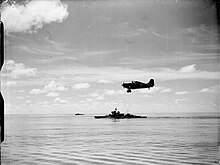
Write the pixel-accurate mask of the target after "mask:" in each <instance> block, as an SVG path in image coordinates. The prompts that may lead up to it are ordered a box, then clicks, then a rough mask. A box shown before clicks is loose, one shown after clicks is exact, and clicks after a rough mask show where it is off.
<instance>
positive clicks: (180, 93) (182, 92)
mask: <svg viewBox="0 0 220 165" xmlns="http://www.w3.org/2000/svg"><path fill="white" fill-rule="evenodd" d="M175 94H176V95H185V94H188V92H187V91H181V92H176V93H175Z"/></svg>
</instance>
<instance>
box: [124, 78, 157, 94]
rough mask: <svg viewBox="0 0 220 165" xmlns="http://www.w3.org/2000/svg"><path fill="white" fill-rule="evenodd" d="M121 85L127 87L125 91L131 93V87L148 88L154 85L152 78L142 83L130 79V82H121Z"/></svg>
mask: <svg viewBox="0 0 220 165" xmlns="http://www.w3.org/2000/svg"><path fill="white" fill-rule="evenodd" d="M122 86H123V87H124V88H127V89H128V90H127V93H131V89H141V88H148V89H149V90H150V88H151V87H153V86H154V79H150V81H149V82H148V83H143V82H140V81H132V82H131V83H130V82H129V83H124V82H123V84H122Z"/></svg>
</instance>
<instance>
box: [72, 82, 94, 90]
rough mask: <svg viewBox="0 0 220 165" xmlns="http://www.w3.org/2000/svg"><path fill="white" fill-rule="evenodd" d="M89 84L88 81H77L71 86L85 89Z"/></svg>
mask: <svg viewBox="0 0 220 165" xmlns="http://www.w3.org/2000/svg"><path fill="white" fill-rule="evenodd" d="M89 87H90V85H89V84H88V83H78V84H75V85H73V86H72V88H73V89H87V88H89Z"/></svg>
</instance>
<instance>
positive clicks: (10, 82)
mask: <svg viewBox="0 0 220 165" xmlns="http://www.w3.org/2000/svg"><path fill="white" fill-rule="evenodd" d="M16 84H17V83H16V82H15V81H7V82H6V83H5V86H15V85H16Z"/></svg>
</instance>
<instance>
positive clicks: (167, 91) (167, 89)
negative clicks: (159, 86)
mask: <svg viewBox="0 0 220 165" xmlns="http://www.w3.org/2000/svg"><path fill="white" fill-rule="evenodd" d="M171 91H172V89H170V88H165V89H163V90H162V91H161V93H169V92H171Z"/></svg>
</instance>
